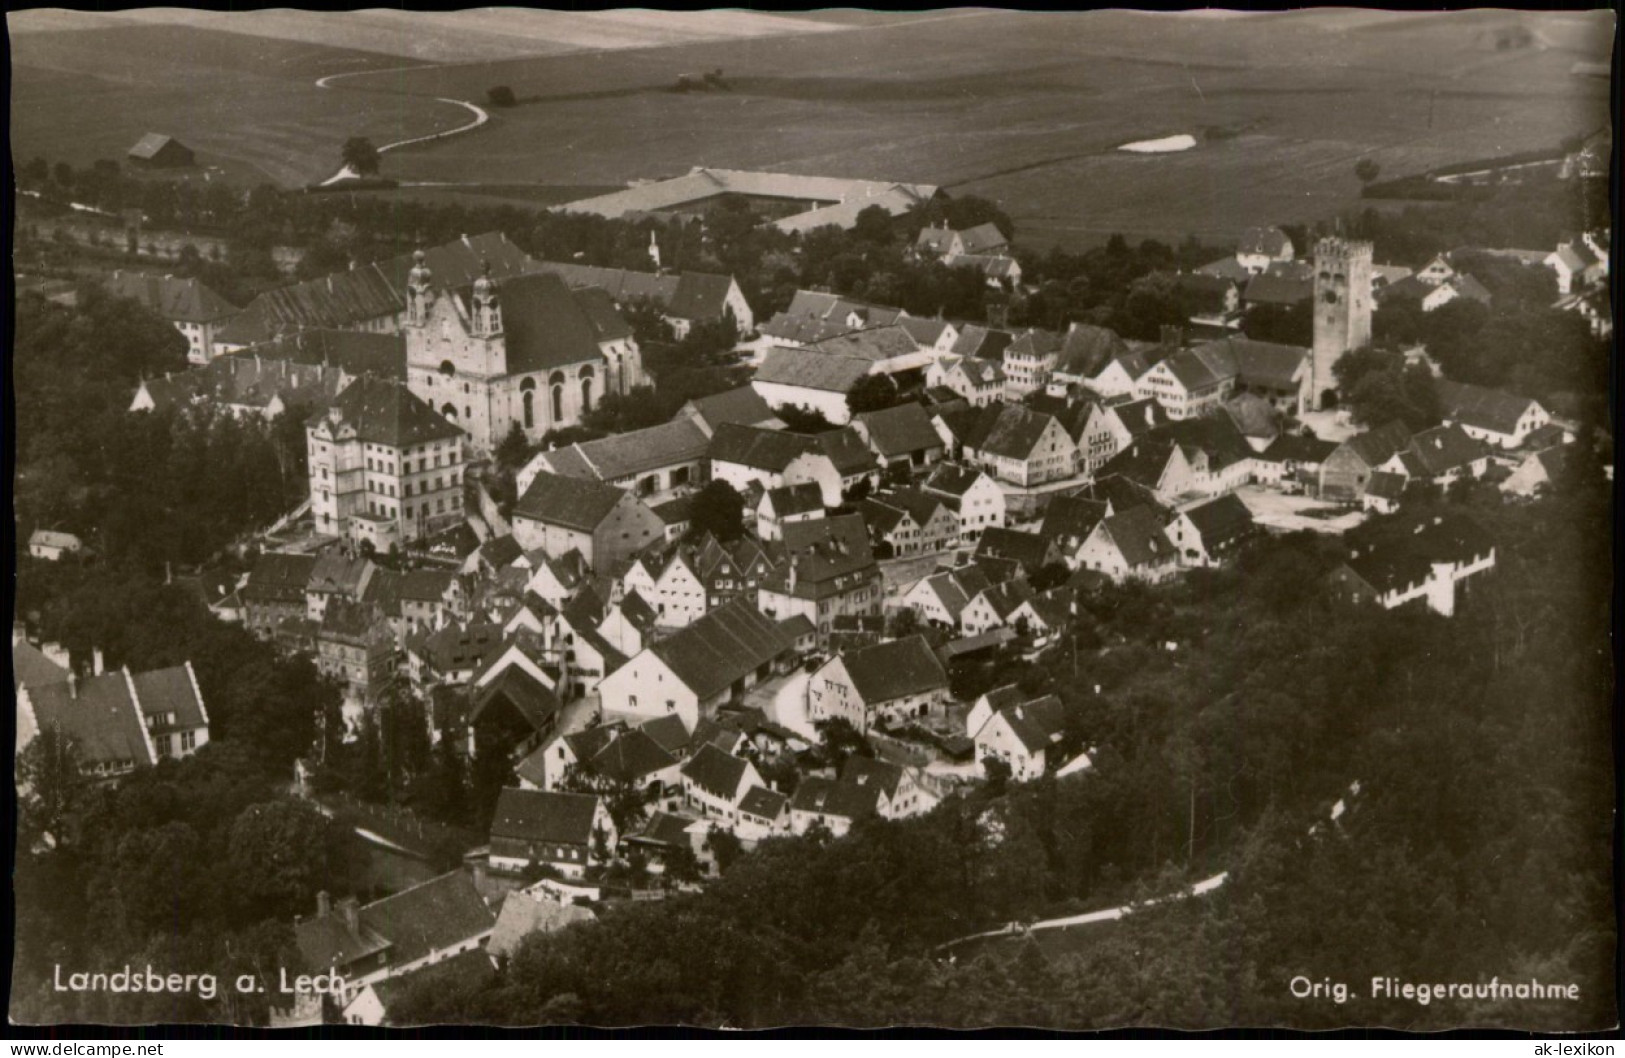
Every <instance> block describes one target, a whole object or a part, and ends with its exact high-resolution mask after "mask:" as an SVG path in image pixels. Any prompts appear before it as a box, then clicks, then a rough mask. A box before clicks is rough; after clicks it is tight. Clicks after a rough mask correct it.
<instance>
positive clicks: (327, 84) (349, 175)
mask: <svg viewBox="0 0 1625 1058" xmlns="http://www.w3.org/2000/svg"><path fill="white" fill-rule="evenodd" d="M434 65H435V64H434V63H424V64H420V65H417V66H397V67H393V68H392V69H394V70H422V69H427V68H430V67H433V66H434ZM384 72H386V71H384V70H354V71H351V72H350V73H334V74H328V75H327V76H326V77H320V78H317V80H316V87H317V88H331V87H333V82H334V81H336V80H338V79H339V78H341V77H356V76H359V75H360V74H363V73H384ZM363 91H376V89H363ZM435 102H437V103H450V104H451V105H452V106H454V107H462V108H463V109H464V110H466V111H468V112H469V113H470V114H473V115H474V120H472V121H470V122H468V123H467V124H464V125H458V126H457V127H456V128H454V129H445V130H443V131H441V132H431V133H429V134H428V135H427V136H413V137H411V138H409V139H404V140H396V141H395V142H394V143H386V144H384V145H383V146H382V147H379V148H378V153H379V154H383V153H384V152H386V151H393V150H394V149H395V148H397V147H409V146H411V145H412V144H414V143H428V142H429V141H430V140H443V139H446V138H447V137H450V136H457V135H461V134H462V133H464V132H472V131H474V130H475V129H477V128H479V127H480V126H481V125H483V124H485V123H486V122H487V121H490V120H491V115H490V114H489V113H487V112H486V111H485V110H484V109H483V108H482V107H477V106H475V105H474V104H473V103H470V102H468V101H467V100H465V99H445V98H443V97H438V96H437V97H435ZM360 176H361V174H360V173H358V172H356V171H355V169H354V168H353V167H351V166H348V165H346V166H344V167H343V168H342V169H340V170H339V171H338V172H336V173H334V174H333V175H332V176H330V177H328V178H327V179H326V180H323V181H322V183H321V186H322V187H329V186H331V185H333V184H336V183H339V182H340V181H342V180H356V179H359V178H360Z"/></svg>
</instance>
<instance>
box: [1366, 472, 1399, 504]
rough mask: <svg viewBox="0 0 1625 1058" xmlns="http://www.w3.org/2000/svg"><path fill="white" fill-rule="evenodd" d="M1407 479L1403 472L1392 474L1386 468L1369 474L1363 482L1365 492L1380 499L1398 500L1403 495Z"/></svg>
mask: <svg viewBox="0 0 1625 1058" xmlns="http://www.w3.org/2000/svg"><path fill="white" fill-rule="evenodd" d="M1408 481H1409V479H1408V478H1406V477H1405V475H1404V474H1394V473H1390V472H1389V471H1386V470H1379V471H1377V472H1376V473H1374V474H1372V475H1371V479H1370V480H1369V481H1367V482H1366V483H1365V494H1366V495H1367V496H1375V497H1377V498H1378V499H1381V500H1396V501H1397V500H1398V499H1400V497H1402V496H1404V495H1405V485H1406V484H1407V482H1408Z"/></svg>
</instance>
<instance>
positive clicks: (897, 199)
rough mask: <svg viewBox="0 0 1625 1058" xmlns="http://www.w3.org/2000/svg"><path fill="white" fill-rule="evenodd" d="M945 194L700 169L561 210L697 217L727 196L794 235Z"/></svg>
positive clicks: (918, 187) (932, 188)
mask: <svg viewBox="0 0 1625 1058" xmlns="http://www.w3.org/2000/svg"><path fill="white" fill-rule="evenodd" d="M940 194H941V190H940V189H939V188H938V187H936V185H934V184H899V183H890V182H887V181H883V180H846V179H841V178H838V177H829V176H799V175H795V174H791V173H758V172H749V171H746V170H740V169H707V168H704V167H703V166H696V167H695V168H694V169H693V170H692V171H690V172H689V173H687V174H685V175H683V176H679V177H674V178H673V179H670V180H659V181H655V182H653V183H648V184H640V185H638V186H636V187H629V188H627V189H626V190H625V191H615V192H611V193H610V194H607V195H598V196H595V197H593V198H584V199H579V200H578V201H575V202H569V203H566V204H565V205H563V206H560V207H558V208H559V209H561V210H563V211H564V212H567V213H592V214H596V215H598V216H600V217H607V218H610V219H611V220H613V219H616V218H619V217H625V216H627V215H628V214H655V215H657V216H666V217H697V216H704V215H705V214H707V213H709V212H711V211H712V210H713V209H715V208H716V207H717V206H718V205H719V204H720V203H721V202H722V200H723V199H724V198H729V199H732V200H734V201H743V202H745V203H746V204H747V205H748V206H749V207H750V209H751V211H752V212H753V213H755V214H757V215H758V216H759V217H761V218H762V219H763V220H766V221H768V222H770V223H772V225H773V226H774V227H776V228H778V229H779V230H780V231H785V232H792V233H794V232H807V231H811V230H813V229H814V228H821V227H824V226H825V225H827V224H834V225H836V226H837V227H841V228H851V227H852V226H853V225H854V224H856V223H857V220H858V214H859V213H860V212H862V211H863V210H864V209H867V208H868V207H870V206H879V207H881V208H882V209H884V210H886V212H888V213H890V214H891V215H893V216H898V215H899V214H902V213H906V212H908V211H909V210H911V209H913V208H915V207H916V206H919V205H921V204H923V203H925V202H929V201H931V200H932V199H933V198H936V197H937V196H938V195H940Z"/></svg>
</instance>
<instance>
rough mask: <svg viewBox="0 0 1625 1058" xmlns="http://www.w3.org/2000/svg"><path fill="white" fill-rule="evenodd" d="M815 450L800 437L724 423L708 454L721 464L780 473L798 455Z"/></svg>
mask: <svg viewBox="0 0 1625 1058" xmlns="http://www.w3.org/2000/svg"><path fill="white" fill-rule="evenodd" d="M816 448H817V445H816V443H815V442H813V441H811V440H809V439H808V438H806V437H804V436H802V435H801V434H793V433H787V432H785V431H783V430H765V429H762V428H760V427H756V426H741V425H739V424H737V423H723V424H722V425H721V426H718V427H717V430H716V432H715V433H714V434H712V435H711V443H710V449H709V452H710V456H711V458H712V459H713V460H715V461H718V462H722V463H736V464H738V465H740V466H745V467H751V468H753V469H756V470H769V471H773V472H775V473H778V472H782V471H783V470H784V468H785V467H788V466H789V465H790V463H791V462H792V461H793V460H795V459H796V457H797V456H801V455H805V454H807V453H808V452H810V451H814V450H816Z"/></svg>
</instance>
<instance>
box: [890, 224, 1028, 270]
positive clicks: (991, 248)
mask: <svg viewBox="0 0 1625 1058" xmlns="http://www.w3.org/2000/svg"><path fill="white" fill-rule="evenodd" d="M1009 251H1010V240H1009V239H1007V238H1005V237H1004V233H1003V232H1001V231H1000V230H999V229H998V226H997V225H995V224H992V223H986V224H978V225H976V226H975V227H971V228H965V229H963V230H956V229H954V228H950V227H948V226H946V225H944V226H942V227H940V228H939V227H936V226H935V225H931V226H928V227H925V228H922V229H921V230H920V234H919V236H918V237H917V238H916V239H915V240H914V252H915V254H916V255H917V256H920V257H924V258H934V259H939V260H944V261H948V262H950V263H951V262H952V261H953V260H954V259H955V258H957V257H963V256H964V255H965V254H985V255H994V254H1006V253H1009Z"/></svg>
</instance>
